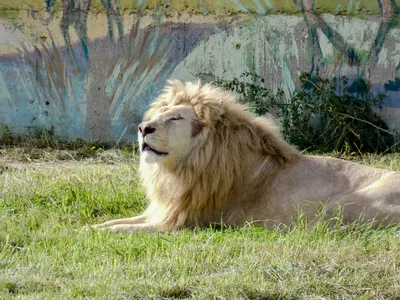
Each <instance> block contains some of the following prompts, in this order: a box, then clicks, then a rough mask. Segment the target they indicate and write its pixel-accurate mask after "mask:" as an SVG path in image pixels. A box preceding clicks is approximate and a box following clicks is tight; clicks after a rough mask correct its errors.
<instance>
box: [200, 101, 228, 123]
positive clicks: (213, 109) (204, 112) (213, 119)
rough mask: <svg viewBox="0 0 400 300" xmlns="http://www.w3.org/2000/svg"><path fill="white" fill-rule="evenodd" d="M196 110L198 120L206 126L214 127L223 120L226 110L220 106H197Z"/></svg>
mask: <svg viewBox="0 0 400 300" xmlns="http://www.w3.org/2000/svg"><path fill="white" fill-rule="evenodd" d="M194 110H195V112H196V114H197V116H198V118H199V119H200V120H201V121H202V122H203V123H204V124H206V125H208V126H212V125H214V124H215V123H217V122H218V121H219V120H221V118H222V116H223V115H224V113H225V110H224V109H223V108H222V107H221V106H219V105H210V104H207V105H201V104H200V105H196V106H195V107H194Z"/></svg>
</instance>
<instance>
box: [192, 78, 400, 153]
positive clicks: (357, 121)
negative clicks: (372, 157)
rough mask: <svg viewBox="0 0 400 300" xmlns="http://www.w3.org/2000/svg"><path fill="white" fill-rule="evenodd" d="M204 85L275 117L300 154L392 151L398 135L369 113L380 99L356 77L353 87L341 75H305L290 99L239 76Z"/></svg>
mask: <svg viewBox="0 0 400 300" xmlns="http://www.w3.org/2000/svg"><path fill="white" fill-rule="evenodd" d="M199 77H200V78H202V79H203V80H204V79H205V80H207V81H211V82H212V83H213V84H215V85H217V86H221V87H223V88H225V89H227V90H230V91H234V92H237V93H238V94H239V95H240V100H239V101H240V102H242V103H245V104H248V105H249V107H250V109H251V110H252V111H253V112H254V113H256V114H258V115H265V114H266V113H271V112H272V113H275V114H276V115H277V116H278V117H279V119H280V123H281V130H282V134H283V136H284V137H285V139H286V140H287V141H288V142H290V143H292V144H294V145H297V146H298V147H299V148H300V149H301V150H308V151H322V152H331V151H333V150H335V151H338V152H347V153H348V154H349V153H361V152H378V153H379V152H383V151H388V150H394V148H395V146H396V144H395V140H396V136H395V134H394V133H393V132H390V131H389V129H388V126H387V124H386V123H385V122H384V121H383V120H382V118H381V117H379V116H378V115H377V114H376V113H375V112H374V110H373V108H375V107H380V106H381V105H382V104H383V102H384V95H382V94H380V95H374V94H372V93H371V92H370V89H369V82H367V81H365V80H363V79H361V78H358V79H357V80H355V81H354V82H353V84H352V86H351V89H350V87H349V85H348V83H349V82H348V79H347V78H346V77H345V76H342V77H338V78H332V79H331V80H329V79H325V78H321V77H318V76H315V75H311V74H307V73H303V74H301V76H300V77H299V79H300V85H299V87H298V88H297V89H296V91H295V92H294V94H293V95H292V97H291V98H290V99H285V95H284V93H283V91H282V90H277V91H272V90H271V89H267V88H265V87H264V79H263V78H261V77H260V76H258V75H257V74H253V73H248V72H246V73H243V74H242V75H241V77H240V79H237V78H234V79H233V80H229V81H228V80H222V79H220V78H217V77H214V76H212V75H209V74H199Z"/></svg>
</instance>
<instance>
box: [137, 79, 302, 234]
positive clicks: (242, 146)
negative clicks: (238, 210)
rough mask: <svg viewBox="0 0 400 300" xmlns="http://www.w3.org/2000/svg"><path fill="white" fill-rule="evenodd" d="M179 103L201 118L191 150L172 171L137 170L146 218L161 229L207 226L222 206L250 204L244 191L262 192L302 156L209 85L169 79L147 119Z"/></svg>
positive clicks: (266, 122)
mask: <svg viewBox="0 0 400 300" xmlns="http://www.w3.org/2000/svg"><path fill="white" fill-rule="evenodd" d="M180 104H188V105H191V106H192V107H193V109H194V111H195V112H196V114H197V117H198V119H199V123H196V124H193V127H194V128H195V131H196V133H195V134H194V136H193V143H194V144H195V147H194V149H193V150H192V152H191V153H190V154H189V155H188V157H187V159H186V161H185V162H184V163H181V164H179V165H178V166H176V167H174V168H172V169H171V168H166V167H163V166H159V165H142V164H141V167H140V172H141V175H142V178H143V181H144V185H145V187H146V189H147V194H148V197H149V198H150V205H149V207H148V209H147V210H146V213H145V214H146V215H147V216H148V218H149V219H150V221H151V222H154V223H157V224H160V225H161V227H162V228H164V229H171V228H181V227H191V226H196V225H207V223H209V222H210V220H212V219H213V218H218V214H220V215H221V214H222V213H223V211H224V208H226V207H229V206H230V205H232V206H235V204H237V202H238V201H242V202H243V201H248V200H245V199H248V197H246V196H248V195H246V194H247V193H248V190H247V188H248V187H250V188H253V189H254V188H255V189H257V188H259V189H262V190H265V189H266V185H268V182H269V180H268V179H270V180H272V178H273V177H274V174H276V172H278V171H279V170H281V169H283V168H285V167H286V165H288V164H291V163H293V162H295V161H297V160H298V158H299V157H300V154H299V153H298V151H297V150H296V149H295V148H293V147H292V146H290V145H289V144H288V143H286V142H285V141H284V140H283V138H282V137H281V136H280V135H279V133H278V130H277V127H276V126H275V125H274V124H273V122H272V121H271V120H268V119H267V118H262V117H256V116H255V115H253V114H252V113H250V112H249V111H248V110H247V107H246V106H244V105H241V104H239V103H238V102H237V101H236V99H235V97H234V96H233V95H232V94H231V93H229V92H226V91H223V90H221V89H219V88H216V87H214V86H212V85H210V84H204V85H202V84H201V83H200V82H196V83H190V82H189V83H186V84H183V83H181V82H180V81H169V82H168V85H167V86H166V87H165V88H164V90H163V91H162V92H161V94H160V96H159V97H158V98H157V99H156V100H155V102H153V103H152V105H151V107H150V109H149V111H148V112H147V113H146V115H145V119H150V118H152V117H153V116H154V114H155V113H156V112H157V110H159V109H160V108H161V107H163V106H175V105H180ZM260 166H263V167H262V168H261V169H260ZM240 187H242V188H240ZM233 193H235V195H233ZM231 201H235V202H236V203H231ZM242 205H246V203H242ZM220 217H221V216H220ZM221 220H223V219H221Z"/></svg>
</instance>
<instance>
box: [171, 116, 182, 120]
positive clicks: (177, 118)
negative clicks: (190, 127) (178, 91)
mask: <svg viewBox="0 0 400 300" xmlns="http://www.w3.org/2000/svg"><path fill="white" fill-rule="evenodd" d="M169 120H170V121H178V120H183V117H182V116H177V117H172V118H170V119H169Z"/></svg>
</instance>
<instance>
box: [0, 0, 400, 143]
mask: <svg viewBox="0 0 400 300" xmlns="http://www.w3.org/2000/svg"><path fill="white" fill-rule="evenodd" d="M7 2H8V1H7ZM244 71H249V72H256V73H258V74H260V75H261V76H263V77H264V78H265V79H266V80H265V85H266V86H267V87H269V88H282V89H283V90H284V91H285V94H286V95H287V97H290V95H291V94H292V93H293V91H294V89H295V87H296V85H297V84H298V79H297V78H298V76H299V74H300V73H301V72H312V73H315V74H319V75H321V76H328V77H333V76H337V75H339V76H340V75H346V76H347V77H348V78H350V81H351V80H352V79H355V78H357V77H358V76H361V77H363V78H366V79H368V80H370V81H371V88H372V90H373V91H374V92H376V93H385V94H386V102H385V103H386V105H385V107H383V108H382V110H381V111H379V113H381V114H382V115H383V116H384V117H385V119H386V121H387V123H388V125H389V126H390V127H391V128H393V129H400V0H399V1H395V0H364V1H361V0H360V1H353V0H346V1H326V0H284V1H281V0H262V1H256V0H240V1H237V0H231V1H215V0H203V1H191V0H186V1H170V0H168V1H161V0H151V1H150V0H140V1H139V0H138V1H132V0H129V1H128V0H15V1H13V2H12V3H0V124H3V125H7V127H8V128H10V129H11V130H12V131H14V132H17V133H22V132H26V131H27V130H30V129H35V128H45V129H47V130H50V131H52V132H53V133H55V134H56V135H59V136H61V137H64V138H68V139H76V138H83V139H92V140H102V141H117V140H119V139H122V140H125V141H131V140H133V139H135V138H136V127H137V125H138V124H139V123H140V120H141V118H142V115H143V113H144V111H145V110H146V108H147V106H148V104H149V103H150V102H151V101H152V100H153V99H154V97H155V96H156V95H157V93H158V91H159V90H160V89H161V88H162V86H163V85H164V83H165V81H166V80H167V79H169V78H177V79H181V80H194V79H197V77H198V74H199V73H209V74H213V75H214V76H218V77H222V78H226V79H231V78H233V77H238V76H240V74H241V73H243V72H244Z"/></svg>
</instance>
